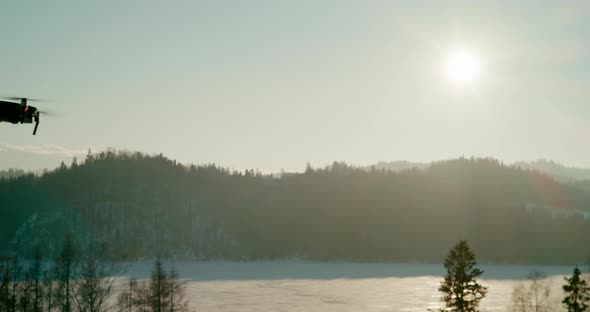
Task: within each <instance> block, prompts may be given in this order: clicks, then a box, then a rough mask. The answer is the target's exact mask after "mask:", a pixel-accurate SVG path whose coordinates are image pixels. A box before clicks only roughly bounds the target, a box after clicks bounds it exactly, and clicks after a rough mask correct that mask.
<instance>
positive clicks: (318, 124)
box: [0, 0, 590, 171]
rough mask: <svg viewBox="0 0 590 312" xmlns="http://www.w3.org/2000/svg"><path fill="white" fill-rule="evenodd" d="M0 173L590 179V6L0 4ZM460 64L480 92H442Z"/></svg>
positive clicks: (217, 1) (536, 2)
mask: <svg viewBox="0 0 590 312" xmlns="http://www.w3.org/2000/svg"><path fill="white" fill-rule="evenodd" d="M0 38H1V40H2V51H1V52H0V95H7V96H28V97H36V98H43V99H48V100H50V102H49V103H39V104H38V105H37V106H38V107H40V108H47V109H50V110H51V111H53V112H55V113H56V114H57V116H51V117H45V118H43V119H42V121H41V122H42V123H41V125H40V128H39V133H38V135H37V136H32V135H31V133H32V131H33V126H32V125H12V124H7V123H1V124H0V169H3V168H9V167H17V168H32V169H36V168H43V167H54V166H56V165H57V164H59V161H61V160H62V159H65V160H67V161H68V162H69V161H70V160H71V158H72V157H73V155H84V154H85V153H86V151H87V150H88V149H89V148H92V149H93V150H102V149H105V148H108V147H111V148H115V149H128V150H139V151H143V152H147V153H163V154H164V155H166V156H168V157H170V158H174V159H177V160H179V161H181V162H184V163H195V164H201V163H211V162H214V163H217V164H219V165H222V166H228V167H231V168H236V169H245V168H258V169H260V170H262V171H277V170H280V169H281V168H284V169H285V170H302V169H303V168H304V167H305V164H306V163H307V162H310V163H311V164H312V165H315V166H323V165H325V164H328V163H331V162H332V161H334V160H338V161H346V162H349V163H352V164H358V165H365V164H371V163H374V162H377V161H389V160H400V159H405V160H411V161H430V160H439V159H448V158H455V157H459V156H462V155H465V156H471V155H475V156H491V157H495V158H498V159H501V160H504V161H507V162H511V161H516V160H533V159H537V158H547V159H553V160H555V161H558V162H561V163H564V164H566V165H571V166H585V167H590V144H588V143H589V140H590V3H588V2H587V1H540V0H531V1H367V0H358V1H343V0H333V1H321V0H313V1H302V0H297V1H295V0H293V1H286V0H283V1H281V0H267V1H255V0H252V1H242V0H236V1H222V0H212V1H114V0H112V1H110V0H107V1H2V2H0ZM459 50H468V51H470V53H472V55H473V56H474V57H475V58H476V59H477V61H478V62H479V64H480V70H479V75H478V78H477V79H476V80H475V81H471V82H470V83H466V84H457V83H453V82H451V81H450V80H449V78H448V75H445V64H446V63H447V59H448V58H449V55H450V54H453V53H454V51H459Z"/></svg>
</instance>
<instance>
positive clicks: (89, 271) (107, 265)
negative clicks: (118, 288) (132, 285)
mask: <svg viewBox="0 0 590 312" xmlns="http://www.w3.org/2000/svg"><path fill="white" fill-rule="evenodd" d="M105 254H106V253H105V252H104V251H101V252H98V253H94V252H87V253H86V254H85V256H84V257H83V258H82V259H81V260H80V263H79V268H78V271H77V273H76V276H75V279H74V280H73V281H72V283H73V292H74V295H73V296H72V298H73V301H74V304H75V306H76V308H77V309H78V310H79V311H87V312H102V311H105V310H106V307H105V305H106V302H107V299H108V298H109V297H110V296H111V295H112V293H113V284H114V283H115V281H116V280H117V279H118V277H119V275H120V273H121V272H122V268H121V266H120V265H119V264H118V263H116V262H115V261H112V260H110V259H107V258H106V257H104V256H102V255H105Z"/></svg>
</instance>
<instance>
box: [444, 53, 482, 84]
mask: <svg viewBox="0 0 590 312" xmlns="http://www.w3.org/2000/svg"><path fill="white" fill-rule="evenodd" d="M445 71H446V75H447V79H448V80H449V81H451V82H453V83H457V84H470V83H473V82H475V81H477V80H478V79H479V76H480V74H481V63H480V60H479V58H478V57H477V55H476V54H475V53H473V52H471V51H468V50H457V51H454V52H452V53H450V54H449V56H448V58H447V63H446V67H445Z"/></svg>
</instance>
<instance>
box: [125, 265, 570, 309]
mask: <svg viewBox="0 0 590 312" xmlns="http://www.w3.org/2000/svg"><path fill="white" fill-rule="evenodd" d="M174 265H175V267H176V268H177V270H178V271H179V273H180V275H181V276H182V277H183V278H185V279H186V280H187V282H188V285H187V295H188V297H189V300H190V307H191V310H193V309H194V310H195V311H200V312H204V311H216V312H230V311H236V312H237V311H260V312H267V311H268V312H270V311H314V312H315V311H317V312H320V311H321V312H331V311H339V312H348V311H350V312H352V311H356V312H359V311H371V312H373V311H426V310H427V309H428V308H436V307H439V306H440V301H439V298H440V293H438V291H437V289H438V285H439V283H440V281H441V280H442V275H443V273H444V271H443V267H442V265H433V264H382V263H378V264H375V263H349V262H308V261H273V262H225V261H211V262H200V261H177V262H175V263H174ZM151 266H152V262H137V263H133V264H131V265H129V270H128V274H129V275H130V276H135V277H137V278H140V279H141V278H147V277H149V272H150V270H151ZM480 267H481V268H482V269H483V270H484V274H483V279H482V283H483V284H484V285H486V286H489V292H488V296H487V297H486V298H485V299H484V300H483V301H482V304H481V311H508V310H509V304H510V297H511V293H512V289H513V287H514V285H516V284H517V283H519V282H520V281H522V279H524V278H525V277H526V276H527V274H528V273H529V272H530V271H531V270H533V269H538V270H541V271H543V272H544V273H545V274H547V275H549V278H550V279H551V282H552V299H553V302H554V309H553V311H562V309H561V307H560V304H559V302H560V301H561V297H562V291H561V285H562V284H563V277H562V276H563V275H564V274H571V271H572V268H571V267H565V266H536V267H533V266H500V265H481V266H480ZM120 283H121V284H122V283H125V280H121V281H120Z"/></svg>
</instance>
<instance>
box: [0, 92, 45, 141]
mask: <svg viewBox="0 0 590 312" xmlns="http://www.w3.org/2000/svg"><path fill="white" fill-rule="evenodd" d="M2 98H5V99H8V100H11V101H19V102H9V101H1V100H0V122H3V121H4V122H10V123H13V124H18V123H21V124H24V123H33V121H34V122H35V129H34V130H33V135H35V134H37V127H39V115H41V114H45V112H42V111H40V110H39V109H38V108H36V107H35V106H30V105H29V104H28V102H32V101H35V102H40V101H42V100H37V99H30V98H23V97H2Z"/></svg>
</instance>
